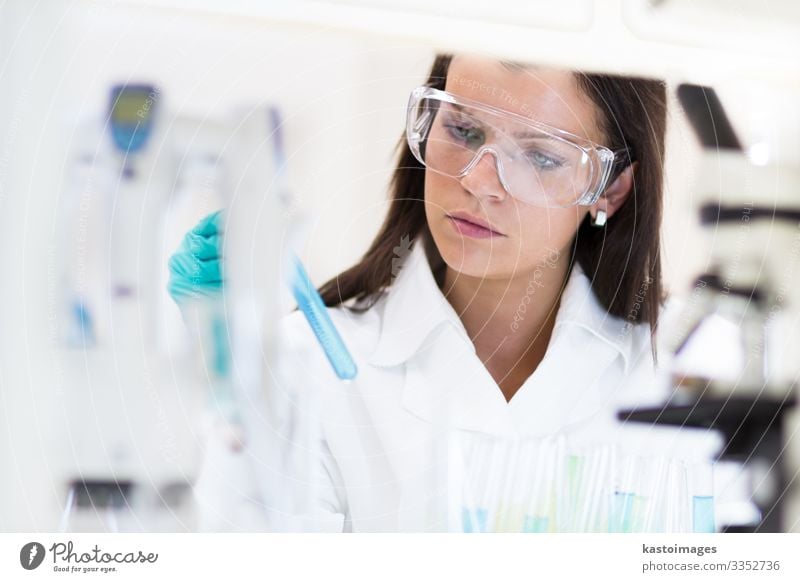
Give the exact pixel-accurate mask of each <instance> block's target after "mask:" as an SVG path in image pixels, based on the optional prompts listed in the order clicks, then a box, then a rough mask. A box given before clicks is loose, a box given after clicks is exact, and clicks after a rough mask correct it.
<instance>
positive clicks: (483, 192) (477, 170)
mask: <svg viewBox="0 0 800 582" xmlns="http://www.w3.org/2000/svg"><path fill="white" fill-rule="evenodd" d="M475 158H476V159H474V160H473V161H472V162H471V163H470V165H469V166H467V170H466V173H465V174H464V175H463V176H462V177H461V185H462V186H463V187H464V188H465V189H466V190H467V191H469V192H470V193H472V194H473V195H474V196H477V197H479V198H491V199H493V200H497V201H501V200H504V199H505V197H506V196H507V195H508V192H507V191H506V188H505V185H504V184H503V181H502V178H501V173H500V172H501V171H500V159H499V158H498V155H497V152H495V151H494V150H493V149H491V148H481V149H480V150H479V151H478V153H477V154H476V156H475Z"/></svg>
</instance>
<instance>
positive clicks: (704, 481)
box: [690, 463, 716, 533]
mask: <svg viewBox="0 0 800 582" xmlns="http://www.w3.org/2000/svg"><path fill="white" fill-rule="evenodd" d="M690 472H691V490H692V531H693V532H695V533H714V532H715V531H716V522H715V519H714V466H713V465H712V464H710V463H695V464H693V465H692V466H691V468H690Z"/></svg>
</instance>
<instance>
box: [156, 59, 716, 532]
mask: <svg viewBox="0 0 800 582" xmlns="http://www.w3.org/2000/svg"><path fill="white" fill-rule="evenodd" d="M665 102H666V91H665V86H664V84H663V83H661V82H658V81H652V80H644V79H633V78H621V77H611V76H605V75H591V74H577V73H572V72H567V71H557V70H551V69H545V68H535V67H526V66H520V65H517V64H513V63H504V62H498V61H494V60H490V59H484V58H478V57H473V56H455V57H452V56H449V55H440V56H438V57H437V58H436V60H435V62H434V64H433V67H432V70H431V72H430V75H429V78H428V81H427V83H426V85H425V86H424V87H421V88H419V89H417V90H416V91H414V93H412V96H411V100H410V103H409V117H408V127H407V131H406V135H405V136H404V138H403V140H402V142H401V144H400V159H399V163H398V165H397V169H396V170H395V173H394V176H393V180H392V183H391V194H392V200H391V206H390V209H389V213H388V216H387V218H386V220H385V222H384V225H383V227H382V228H381V230H380V232H379V234H378V236H377V237H376V239H375V241H374V242H373V243H372V245H371V247H370V248H369V250H368V251H367V252H366V254H365V255H364V257H363V259H362V260H361V261H360V262H359V263H358V264H357V265H355V266H354V267H352V268H350V269H348V270H347V271H345V272H344V273H342V274H341V275H339V276H337V277H335V278H334V279H332V280H331V281H329V282H328V283H326V284H325V285H323V287H322V288H321V294H322V296H323V298H324V300H325V302H326V304H327V305H328V306H329V308H330V313H331V316H332V318H333V320H334V323H335V324H336V325H337V327H338V329H339V331H340V332H341V334H342V336H343V338H344V340H345V343H346V344H347V345H348V347H349V348H350V351H351V352H352V353H353V355H354V358H355V360H356V363H357V364H358V366H359V376H358V378H357V380H356V381H355V382H354V383H353V384H351V385H347V386H346V385H343V384H341V383H340V382H339V381H338V380H337V379H336V378H335V376H334V375H333V373H332V372H330V370H329V369H328V367H327V364H326V362H325V361H324V357H323V356H322V354H321V352H320V350H319V349H318V348H317V347H316V345H315V343H314V340H313V338H312V336H311V334H310V332H309V331H308V330H307V329H306V324H305V322H304V321H302V318H301V316H300V315H299V314H298V313H294V314H292V315H290V316H289V317H288V318H287V319H286V321H285V322H284V323H285V329H284V332H285V333H286V337H288V338H291V339H289V340H287V342H288V343H289V344H290V345H291V349H290V352H289V353H288V354H287V355H286V356H285V358H284V362H286V363H287V365H288V367H289V368H291V369H292V370H294V372H293V373H292V374H291V377H292V378H293V380H294V381H295V382H293V387H292V388H290V389H289V390H288V391H287V393H288V394H289V396H288V397H287V398H288V400H289V401H291V402H293V403H294V404H295V411H296V414H295V416H297V417H301V418H302V417H313V418H311V419H310V420H309V422H308V426H312V425H313V426H315V427H318V430H319V432H318V433H314V434H318V436H319V442H318V443H317V445H318V447H319V448H318V449H316V450H321V451H322V453H321V454H320V455H319V456H318V457H314V456H313V455H311V454H309V453H308V452H307V451H305V452H304V451H301V450H296V451H293V452H292V453H291V454H290V455H289V456H291V457H292V458H295V459H303V461H302V463H301V464H303V467H304V468H303V469H302V471H304V472H302V473H301V474H302V476H301V477H298V478H296V479H295V480H294V484H295V487H296V488H298V489H301V492H299V493H298V494H297V498H298V499H299V498H302V499H303V500H304V502H302V503H301V506H302V508H299V506H296V505H295V506H294V508H293V509H289V510H286V511H283V512H281V511H278V512H277V513H281V514H282V515H283V516H284V517H285V516H286V513H292V514H295V515H294V517H298V516H297V515H296V514H300V513H302V514H303V517H302V519H301V520H300V521H298V522H296V523H295V525H294V526H292V527H296V528H298V529H325V530H337V531H338V530H342V529H344V530H348V531H393V530H395V531H396V530H403V531H427V530H436V529H465V530H476V529H478V530H495V529H511V530H519V529H522V530H527V531H557V530H563V529H569V530H586V529H595V530H602V531H609V530H611V531H624V530H637V529H638V530H642V529H656V530H657V529H667V530H675V529H684V530H687V529H688V530H690V531H691V530H692V529H696V530H697V529H700V530H706V531H707V530H709V529H712V530H713V514H712V515H711V516H710V517H709V513H708V510H707V508H706V509H705V510H704V509H703V508H700V519H701V523H700V526H699V527H698V526H697V518H698V516H697V511H695V514H694V516H693V517H692V515H691V512H692V507H691V503H693V501H692V500H696V498H697V497H698V496H697V495H695V496H691V495H690V492H689V491H688V490H689V488H690V487H689V485H688V483H689V481H690V480H691V479H695V480H697V479H696V474H695V473H692V472H691V471H690V470H689V469H691V467H701V465H692V464H691V463H694V462H700V461H701V460H702V459H703V458H704V457H705V456H706V455H707V454H708V452H709V451H710V450H711V449H712V448H713V447H714V446H715V444H716V442H715V441H714V439H711V438H709V435H706V434H705V433H703V432H699V433H698V432H694V431H689V430H685V429H684V430H672V429H665V428H660V427H659V428H656V427H651V426H640V425H633V424H631V423H620V422H618V421H617V420H616V411H617V410H619V409H620V408H624V407H625V406H629V405H633V404H642V403H656V402H658V401H659V400H660V399H662V398H663V386H659V383H658V382H657V381H656V378H655V363H656V359H655V357H656V353H657V350H656V346H655V342H654V341H653V339H654V337H655V336H654V332H655V330H656V324H657V322H658V318H659V313H660V311H661V309H662V305H663V302H664V297H663V295H662V282H661V260H660V253H659V237H660V222H661V206H662V177H663V176H662V167H663V153H664V132H665V124H666V104H665ZM217 218H218V217H217ZM215 225H216V219H214V220H207V221H205V222H204V223H203V224H202V225H201V226H200V227H199V229H196V231H195V233H194V235H190V236H192V241H193V243H192V244H187V245H184V247H183V249H182V251H179V253H177V254H176V256H175V257H173V260H172V262H171V271H172V282H171V288H170V291H171V293H172V294H173V296H174V297H175V298H176V300H178V301H179V302H181V301H183V300H184V298H186V297H187V296H196V295H197V294H203V293H207V292H209V290H211V292H212V293H213V292H216V291H217V290H218V289H219V288H220V286H221V278H220V277H219V269H218V267H214V265H216V264H217V263H216V262H215V261H216V260H217V256H218V251H217V244H218V238H219V237H218V236H217V234H218V233H217V232H216V230H215ZM204 245H205V246H204ZM198 258H199V262H198ZM209 265H211V266H212V268H211V269H210V270H211V271H212V272H213V273H212V275H211V276H210V277H207V278H206V279H205V280H201V281H199V282H198V281H197V280H192V279H193V274H196V273H197V269H198V268H199V269H201V271H202V270H203V269H206V268H207V267H208V266H209ZM198 283H199V284H198ZM299 374H302V375H304V376H303V378H302V379H299V376H298V375H299ZM300 386H302V388H301V387H300ZM311 387H314V394H315V396H313V397H310V399H309V400H308V401H309V402H311V401H313V402H315V403H321V404H318V406H319V408H317V409H315V410H316V412H313V413H312V412H309V411H310V409H309V408H304V407H303V406H301V405H298V404H297V401H296V400H295V397H294V396H291V394H299V393H303V392H304V391H308V390H312V388H311ZM306 413H307V414H306ZM317 416H321V422H319V418H317ZM306 420H308V418H306ZM306 434H307V433H306ZM284 436H285V438H287V439H291V437H286V435H284ZM315 441H316V439H315ZM214 447H216V448H214ZM598 447H599V448H598ZM292 448H293V447H292V446H291V445H287V449H292ZM294 448H300V447H294ZM454 451H456V452H454ZM509 455H510V456H509ZM512 457H513V458H514V459H517V461H513V462H512V460H511V459H512ZM312 458H313V459H315V460H314V461H309V459H312ZM520 459H523V460H524V462H521V461H519V460H520ZM246 465H247V463H246V462H245V461H244V460H243V459H242V458H240V459H238V460H237V459H236V456H235V454H233V453H227V452H225V451H224V449H223V447H221V445H219V444H217V445H214V444H213V443H212V451H211V452H210V453H209V456H208V462H207V464H206V467H205V471H204V474H203V477H202V478H201V480H200V482H199V483H198V486H197V494H198V495H197V498H198V501H199V503H200V505H201V512H202V513H203V515H204V516H205V517H206V518H208V521H206V522H204V523H205V525H206V526H207V527H209V528H211V529H237V528H249V527H265V526H266V527H272V526H271V525H270V523H269V522H268V523H267V524H266V525H262V524H261V523H260V522H258V521H251V520H252V519H253V516H256V515H259V516H260V515H262V514H263V506H264V505H266V506H274V505H275V504H276V503H277V502H273V501H269V500H265V499H264V495H262V491H261V490H259V489H252V488H251V489H247V488H244V489H243V488H242V487H244V486H243V485H242V483H245V482H247V478H246V477H245V476H242V477H241V478H236V479H231V480H227V482H226V478H225V477H226V476H229V475H231V472H232V471H240V470H242V471H246V470H247V469H246ZM520 467H522V468H520ZM544 467H548V469H546V470H545V469H544ZM575 467H582V469H581V470H580V471H578V470H577V469H575ZM620 467H623V469H620ZM567 468H569V469H567ZM573 469H575V470H573ZM568 470H569V474H567V472H566V471H568ZM454 471H455V472H456V473H458V476H457V477H454V473H453V472H454ZM548 471H549V472H548ZM542 475H545V477H542ZM625 475H627V477H626V476H625ZM277 479H278V477H277V476H276V482H277ZM670 479H672V481H670ZM537 480H538V481H537ZM626 480H627V481H626ZM262 481H263V479H262ZM623 481H626V482H624V483H623ZM634 481H635V483H634ZM301 482H302V483H303V484H304V485H307V484H310V485H309V486H308V488H305V487H300V486H298V485H297V484H298V483H301ZM534 482H536V483H538V485H536V486H535V487H534V485H533V483H534ZM601 482H602V485H598V483H601ZM667 482H671V483H673V485H674V486H673V488H672V490H671V491H665V490H664V486H663V484H664V483H667ZM454 483H455V484H456V485H454ZM465 483H467V484H470V487H471V489H470V490H471V493H470V495H467V494H465V491H466V487H467V485H465ZM675 484H677V485H675ZM528 485H530V487H528ZM251 486H253V484H252V483H251ZM454 487H455V488H456V489H453V488H454ZM501 489H503V490H504V491H506V492H507V493H508V495H501V494H500V493H498V491H500V490H501ZM512 489H514V491H515V492H516V493H513V494H512V493H509V492H510V491H511V490H512ZM534 490H535V491H534ZM601 490H602V491H603V492H604V493H602V495H601V494H600V493H599V492H600V491H601ZM634 490H636V491H634ZM594 492H597V494H596V495H595V493H594ZM634 493H636V495H634ZM619 494H623V495H628V496H629V498H628V497H622V498H620V497H619ZM509 495H510V496H511V497H515V498H516V499H518V504H522V505H526V507H525V508H523V509H519V510H518V511H516V513H515V514H514V516H512V515H511V514H510V513H508V512H505V513H503V512H501V511H500V510H499V509H498V508H499V507H500V506H501V505H502V504H503V503H506V502H507V501H508V499H510V497H509ZM615 495H616V496H615ZM637 495H638V497H637V499H639V500H640V501H641V500H643V499H650V502H649V503H650V506H648V507H647V508H646V510H643V512H640V515H638V517H637V515H634V513H635V511H634V506H633V505H630V503H629V502H631V503H632V501H631V500H632V499H633V498H634V497H636V496H637ZM232 498H236V499H239V500H242V503H241V504H239V505H237V504H235V503H227V504H226V505H225V506H224V507H223V506H220V505H219V504H220V503H221V501H220V500H228V501H230V500H231V499H232ZM595 498H597V499H598V500H599V501H598V502H597V503H594V502H592V503H590V504H589V505H586V506H584V505H582V504H583V503H589V502H588V501H587V500H589V499H595ZM454 499H458V501H455V502H454V501H453V500H454ZM565 499H566V500H567V501H564V500H565ZM667 499H672V500H675V501H674V503H673V506H675V507H678V506H679V507H680V510H674V511H672V512H671V513H669V512H667V513H668V515H667V513H665V511H662V509H663V508H664V507H666V506H665V505H664V503H667V501H666V500H667ZM620 500H622V501H620ZM657 500H658V501H657ZM562 502H563V503H562ZM618 502H620V503H622V505H620V506H618V507H612V505H613V504H614V503H618ZM454 503H455V504H456V505H458V506H459V507H454V506H453V504H454ZM565 503H566V505H565ZM626 503H627V505H626ZM656 503H660V504H661V505H658V508H656V505H655V504H656ZM604 504H605V505H604ZM687 504H689V505H687ZM567 506H569V507H567ZM553 507H556V509H552V508H553ZM642 507H644V505H642ZM558 508H560V509H558ZM565 508H566V509H565ZM581 508H583V509H581ZM695 510H696V506H695ZM704 511H705V513H703V512H704ZM487 512H488V513H487ZM681 512H683V513H681ZM686 512H688V513H686ZM268 513H272V514H273V518H274V515H275V513H276V512H269V511H268ZM501 514H502V515H501ZM665 515H667V517H665ZM687 515H688V516H689V517H687ZM503 516H504V517H503ZM645 516H646V517H645ZM501 517H502V519H501ZM692 519H694V520H695V521H694V523H692ZM637 520H638V521H637ZM703 520H704V521H703ZM709 520H710V521H709Z"/></svg>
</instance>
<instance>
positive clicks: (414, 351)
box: [195, 243, 721, 531]
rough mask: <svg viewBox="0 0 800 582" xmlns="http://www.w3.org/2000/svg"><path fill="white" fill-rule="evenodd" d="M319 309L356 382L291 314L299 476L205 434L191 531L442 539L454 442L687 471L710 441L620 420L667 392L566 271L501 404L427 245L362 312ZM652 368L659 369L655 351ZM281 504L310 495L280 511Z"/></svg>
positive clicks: (289, 361)
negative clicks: (502, 442) (552, 444)
mask: <svg viewBox="0 0 800 582" xmlns="http://www.w3.org/2000/svg"><path fill="white" fill-rule="evenodd" d="M531 300H532V301H535V300H536V297H535V292H534V293H533V294H532V295H531ZM329 312H330V314H331V316H332V318H333V321H334V323H335V325H336V326H337V328H338V329H339V331H340V333H341V335H342V337H343V339H344V341H345V343H346V344H347V346H348V347H349V349H350V351H351V352H352V354H353V356H354V359H355V361H356V363H357V365H358V367H359V374H358V377H357V379H356V380H355V381H354V382H352V383H350V384H344V383H342V382H341V381H340V380H338V379H337V378H336V377H335V375H334V374H333V372H332V370H331V368H330V366H329V365H328V363H327V361H326V359H325V357H324V355H323V353H322V351H321V349H320V348H319V346H318V345H317V344H316V340H315V339H314V337H313V335H312V334H311V332H310V330H309V329H308V326H307V323H306V322H305V321H304V319H303V316H302V314H300V313H299V312H294V313H292V314H290V315H289V316H287V317H286V318H285V320H284V321H283V322H282V326H283V327H282V332H281V333H282V338H283V339H282V342H283V346H284V348H285V350H284V355H283V357H282V361H281V364H282V368H281V369H282V370H283V374H284V380H283V381H281V383H280V387H279V388H277V389H274V391H275V392H276V393H278V394H280V396H281V397H285V398H283V400H282V404H280V405H277V406H278V407H279V408H280V409H281V410H282V412H281V414H279V415H278V416H281V415H283V416H285V415H289V416H294V417H296V418H302V419H303V422H305V425H306V426H307V427H312V428H310V429H309V430H308V431H306V432H304V433H303V434H304V435H305V437H304V438H306V441H305V442H306V445H307V444H308V443H309V442H311V443H312V444H313V445H315V446H311V447H307V446H306V445H303V446H296V447H292V446H289V447H288V448H289V449H293V452H292V453H290V454H289V455H288V456H290V457H292V458H294V459H295V461H293V462H294V465H292V466H291V467H290V468H288V469H287V468H286V466H287V465H282V467H283V469H279V470H273V469H274V468H272V469H270V470H268V471H263V470H262V471H261V475H260V477H259V478H256V477H255V476H254V469H253V466H254V463H252V462H251V461H252V459H253V457H254V456H255V457H259V456H269V455H270V453H263V455H262V454H261V453H259V447H255V449H254V452H250V453H248V451H247V450H245V451H244V452H243V453H235V452H232V451H231V450H229V449H228V448H227V447H226V446H225V445H223V444H222V441H221V439H220V438H218V437H217V436H216V435H214V434H212V435H211V438H210V439H209V442H208V448H207V451H206V456H205V463H204V466H203V470H202V472H201V475H200V477H199V479H198V481H197V483H196V486H195V499H196V502H197V508H198V511H199V516H200V529H203V530H212V531H237V530H251V529H260V530H264V529H284V528H285V527H287V523H288V522H287V521H286V516H287V513H293V514H295V515H294V517H293V518H291V519H295V518H296V519H297V521H294V522H293V524H294V525H291V526H288V527H289V529H301V530H317V531H319V530H322V531H431V530H443V529H448V528H450V529H452V528H453V518H452V516H453V515H454V513H453V512H454V511H456V512H457V507H456V508H455V509H454V508H453V502H452V499H450V498H452V497H453V495H454V493H453V491H454V489H452V480H453V479H454V477H453V475H454V474H458V467H456V468H455V469H454V461H453V460H452V456H449V455H448V453H446V452H444V451H449V450H450V449H448V446H452V444H453V443H454V442H456V443H458V442H463V439H480V438H491V437H498V438H501V439H514V438H522V439H525V438H531V439H536V438H545V437H547V436H548V435H549V436H552V435H558V434H560V435H568V438H569V442H570V446H572V447H578V448H580V447H582V446H591V445H595V444H600V443H603V444H611V445H614V446H616V447H617V448H618V450H621V451H623V452H624V454H626V455H631V456H635V455H642V456H649V457H656V456H664V457H666V458H671V459H673V458H680V459H684V460H686V461H687V462H708V461H709V460H710V459H711V458H712V457H713V454H714V452H715V451H716V449H718V447H719V446H720V444H721V443H720V439H719V437H718V436H717V435H716V434H714V433H710V432H708V431H704V430H698V429H688V428H684V429H675V428H666V427H654V426H650V425H640V424H634V423H621V422H618V421H617V419H616V412H617V411H618V410H619V409H622V408H626V407H631V406H634V405H638V406H641V405H646V404H658V403H660V402H662V401H663V400H664V399H665V398H666V395H667V388H668V387H667V384H666V381H665V380H664V379H663V378H660V377H658V376H657V375H656V370H655V368H654V364H653V358H652V353H651V348H650V330H649V326H648V325H647V324H642V325H635V326H632V325H629V324H627V323H626V322H625V321H623V320H621V319H619V318H615V317H612V316H609V315H608V313H607V312H606V311H605V310H604V309H603V307H602V306H601V305H600V304H599V302H598V301H597V298H596V297H595V295H594V293H593V292H592V290H591V287H590V281H589V279H588V278H587V276H586V275H585V274H584V272H583V270H582V269H581V268H580V266H579V265H577V264H576V265H575V266H574V268H573V270H572V272H571V275H570V278H569V281H568V284H567V286H566V288H565V290H564V292H563V295H562V299H561V304H560V307H559V311H558V314H557V319H556V322H555V326H554V329H553V333H552V338H551V340H550V344H549V346H548V349H547V352H546V354H545V357H544V359H543V360H542V362H541V363H540V365H539V366H538V367H537V369H536V370H535V372H534V373H533V374H532V375H531V376H530V377H529V378H528V379H527V380H526V381H525V383H524V384H523V385H522V387H521V388H520V389H519V391H518V392H517V393H516V394H515V395H514V396H513V398H512V399H511V401H510V402H506V400H505V398H504V396H503V394H502V393H501V391H500V390H499V388H498V386H497V384H496V383H495V382H494V380H493V379H492V377H491V376H490V374H489V373H488V372H487V370H486V368H485V367H484V365H483V364H482V362H481V361H480V360H479V358H478V357H477V355H476V354H475V350H474V346H473V344H472V342H471V341H470V340H469V338H468V336H467V334H466V331H465V329H464V327H463V325H462V324H461V321H460V319H459V318H458V316H457V314H456V313H455V311H454V310H453V309H452V307H451V306H450V304H449V303H448V302H447V300H446V299H445V298H444V296H443V295H442V293H441V291H440V289H439V288H438V286H437V285H436V282H435V280H434V277H433V274H432V272H431V268H430V265H429V263H428V259H427V257H426V254H425V252H424V248H423V245H422V244H417V243H415V244H414V246H413V248H412V250H411V252H410V253H409V254H408V256H407V257H406V259H405V261H404V263H403V264H402V268H400V269H399V273H398V274H397V275H396V279H395V281H394V282H393V284H392V285H391V286H390V287H389V290H388V292H387V293H386V294H385V295H384V296H383V297H382V298H381V299H380V300H379V301H378V302H377V303H376V304H375V305H374V306H373V307H372V308H371V309H369V310H368V311H366V312H364V313H353V312H351V311H349V310H346V309H344V308H334V309H330V310H329ZM509 323H511V322H509ZM662 361H663V364H662ZM659 365H660V366H662V365H668V354H667V353H666V350H660V351H659ZM287 370H288V373H287V372H286V371H287ZM310 387H313V389H311V388H310ZM284 420H285V419H284ZM278 424H279V425H281V424H282V425H283V426H284V427H285V426H287V424H286V423H285V422H283V421H278ZM290 424H291V423H290ZM295 424H296V423H295ZM445 428H448V430H445ZM290 432H291V431H290V429H286V430H285V431H282V430H281V429H277V430H276V431H275V434H276V435H278V434H279V435H280V436H276V438H277V439H279V440H284V442H288V441H292V440H296V439H295V437H293V436H291V434H295V435H296V434H297V433H291V434H290ZM309 435H311V436H309ZM454 435H455V436H454ZM462 437H463V439H462V440H461V441H460V440H459V438H462ZM454 439H455V440H454ZM448 443H449V444H448ZM262 444H263V443H262ZM279 448H280V447H279ZM264 450H266V449H264ZM297 459H300V461H299V464H298V462H297ZM281 462H285V459H283V461H281ZM259 463H260V462H259V461H257V462H256V463H255V466H257V467H258V466H260V467H261V469H263V465H260V464H259ZM266 464H269V463H268V462H267V463H266ZM456 465H457V463H456ZM297 467H301V468H300V469H298V472H297V474H296V475H294V476H291V475H290V476H289V477H288V478H287V475H286V473H292V471H294V470H295V469H297ZM487 470H488V469H487ZM255 471H256V472H258V471H259V469H255ZM448 471H450V472H448ZM279 474H280V475H279ZM461 475H462V478H463V473H462V474H461ZM282 479H283V481H282ZM265 481H266V483H265ZM309 483H311V484H312V485H309V487H311V489H309V487H307V485H308V484H309ZM716 485H717V492H719V483H716ZM287 488H288V489H289V490H291V492H292V493H291V494H290V495H289V494H288V493H287V492H286V491H285V490H284V489H287ZM278 489H281V490H284V491H282V492H279V493H280V494H279V495H272V493H270V491H272V492H273V493H274V492H275V491H276V490H278ZM265 492H266V493H265ZM287 495H289V497H294V498H297V497H306V498H307V497H308V496H309V495H310V496H312V499H310V500H309V499H303V500H302V502H300V503H299V504H297V503H296V499H295V505H293V506H292V507H291V508H290V509H287V508H288V507H289V506H288V505H285V499H286V496H287ZM266 498H269V499H268V500H266ZM276 499H283V500H284V501H282V502H280V503H279V502H277V501H276ZM278 505H281V507H282V508H283V509H279V510H277V511H275V509H276V507H277V506H278ZM265 506H266V509H265ZM298 513H302V514H303V518H302V519H301V518H300V516H298V515H296V514H298ZM275 515H280V516H282V518H284V520H283V521H281V522H280V523H279V524H278V522H275V521H274V519H275ZM270 516H272V517H270ZM448 516H449V517H448ZM448 519H449V520H450V521H448Z"/></svg>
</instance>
